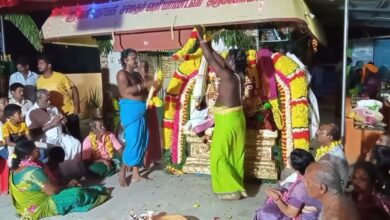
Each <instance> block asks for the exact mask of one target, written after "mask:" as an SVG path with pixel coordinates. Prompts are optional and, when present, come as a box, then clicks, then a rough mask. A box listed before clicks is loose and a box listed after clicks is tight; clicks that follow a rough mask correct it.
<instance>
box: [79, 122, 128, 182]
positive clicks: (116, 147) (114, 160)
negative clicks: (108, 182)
mask: <svg viewBox="0 0 390 220" xmlns="http://www.w3.org/2000/svg"><path fill="white" fill-rule="evenodd" d="M89 126H90V128H91V132H90V133H89V135H88V136H87V137H86V138H85V140H84V142H83V152H82V158H83V161H84V162H85V163H86V167H88V171H89V172H91V173H92V174H94V175H97V176H98V177H108V176H112V175H113V174H115V173H116V172H117V171H119V168H120V160H119V159H118V158H119V157H118V156H119V154H120V153H121V152H120V151H121V149H122V145H121V144H120V143H119V141H118V139H117V138H116V137H115V135H114V134H112V133H111V132H108V131H106V128H105V127H104V124H103V120H102V119H91V121H90V122H89Z"/></svg>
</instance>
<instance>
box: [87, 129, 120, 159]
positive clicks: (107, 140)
mask: <svg viewBox="0 0 390 220" xmlns="http://www.w3.org/2000/svg"><path fill="white" fill-rule="evenodd" d="M88 137H89V140H90V141H91V147H92V152H93V154H94V157H95V158H96V159H100V158H101V153H100V151H99V148H98V143H97V137H96V134H95V133H93V132H90V133H89V135H88ZM103 145H104V146H105V147H106V150H107V153H108V155H109V157H110V159H112V158H113V157H114V145H113V144H112V141H111V139H110V136H109V135H108V133H104V134H103Z"/></svg>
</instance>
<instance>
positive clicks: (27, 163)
mask: <svg viewBox="0 0 390 220" xmlns="http://www.w3.org/2000/svg"><path fill="white" fill-rule="evenodd" d="M19 167H36V168H42V166H41V165H40V164H39V163H37V162H34V161H31V160H27V159H26V160H22V161H20V163H19Z"/></svg>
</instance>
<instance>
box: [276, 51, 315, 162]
mask: <svg viewBox="0 0 390 220" xmlns="http://www.w3.org/2000/svg"><path fill="white" fill-rule="evenodd" d="M272 60H273V62H274V66H275V78H276V82H277V88H278V91H279V95H280V99H281V110H282V153H283V161H284V163H285V165H287V166H288V163H287V157H288V155H289V154H290V153H291V151H292V150H293V149H295V148H301V149H304V150H308V148H309V140H310V131H309V102H308V99H307V95H308V90H307V81H306V75H305V72H304V70H302V69H301V68H300V66H299V65H298V63H297V62H295V61H294V60H293V59H291V58H289V57H287V56H284V55H282V54H279V53H276V54H273V55H272ZM271 105H272V106H273V109H274V110H273V111H274V112H275V113H278V112H277V111H276V110H277V109H276V108H275V107H277V102H276V100H275V101H274V100H271ZM274 117H275V118H274V119H275V122H276V124H277V125H278V124H279V125H280V122H278V121H279V120H280V117H279V115H278V114H275V115H274ZM279 125H278V128H280V126H279Z"/></svg>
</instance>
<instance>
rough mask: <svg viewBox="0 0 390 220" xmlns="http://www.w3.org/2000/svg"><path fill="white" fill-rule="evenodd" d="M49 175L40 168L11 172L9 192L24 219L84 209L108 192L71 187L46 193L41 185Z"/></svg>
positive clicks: (104, 196) (98, 200)
mask: <svg viewBox="0 0 390 220" xmlns="http://www.w3.org/2000/svg"><path fill="white" fill-rule="evenodd" d="M47 181H48V177H47V176H46V174H45V173H44V171H43V169H42V168H39V167H32V166H29V167H26V168H25V169H24V170H22V171H21V172H20V173H17V174H16V173H13V172H11V173H10V193H11V196H12V201H13V204H14V206H15V208H16V210H17V212H18V213H19V214H20V215H21V216H22V217H25V218H26V219H32V220H35V219H40V218H45V217H50V216H55V215H66V214H68V213H70V212H86V211H89V210H91V209H93V208H94V207H96V206H98V205H100V204H102V203H103V202H105V201H106V200H107V199H108V197H109V194H108V192H107V190H106V189H105V188H104V187H100V186H93V187H88V188H82V187H71V188H67V189H64V190H62V191H61V192H59V193H58V194H56V195H51V196H49V195H47V194H46V193H45V192H43V191H42V188H43V187H44V185H45V184H46V183H47Z"/></svg>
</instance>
